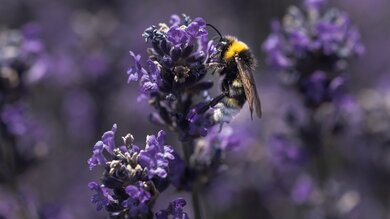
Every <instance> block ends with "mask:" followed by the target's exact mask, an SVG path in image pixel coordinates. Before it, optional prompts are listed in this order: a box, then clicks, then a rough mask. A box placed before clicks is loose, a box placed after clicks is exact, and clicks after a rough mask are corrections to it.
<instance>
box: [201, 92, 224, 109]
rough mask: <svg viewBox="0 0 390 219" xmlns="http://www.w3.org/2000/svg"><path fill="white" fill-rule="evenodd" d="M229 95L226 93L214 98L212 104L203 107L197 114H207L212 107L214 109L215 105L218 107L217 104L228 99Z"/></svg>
mask: <svg viewBox="0 0 390 219" xmlns="http://www.w3.org/2000/svg"><path fill="white" fill-rule="evenodd" d="M226 96H227V94H226V93H222V94H220V95H219V96H217V97H215V98H213V99H212V100H211V101H210V102H208V103H207V104H206V105H204V106H203V107H201V108H199V109H197V110H196V113H197V114H203V113H205V112H206V111H207V110H208V109H210V108H211V107H214V106H215V105H217V103H219V101H221V100H222V99H223V98H224V97H226Z"/></svg>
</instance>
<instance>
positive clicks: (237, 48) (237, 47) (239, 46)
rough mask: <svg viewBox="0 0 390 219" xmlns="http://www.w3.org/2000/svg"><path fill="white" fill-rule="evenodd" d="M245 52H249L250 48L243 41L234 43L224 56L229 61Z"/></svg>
mask: <svg viewBox="0 0 390 219" xmlns="http://www.w3.org/2000/svg"><path fill="white" fill-rule="evenodd" d="M244 50H248V46H247V45H246V44H245V43H243V42H241V41H234V42H233V43H232V44H231V45H230V46H229V48H228V50H227V51H226V53H225V55H224V59H225V60H229V59H231V58H233V57H234V55H236V54H237V53H239V52H241V51H244Z"/></svg>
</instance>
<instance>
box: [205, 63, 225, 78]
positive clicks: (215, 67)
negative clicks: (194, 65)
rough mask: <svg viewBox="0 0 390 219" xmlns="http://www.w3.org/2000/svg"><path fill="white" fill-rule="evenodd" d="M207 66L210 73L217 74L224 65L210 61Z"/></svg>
mask: <svg viewBox="0 0 390 219" xmlns="http://www.w3.org/2000/svg"><path fill="white" fill-rule="evenodd" d="M207 67H208V68H209V69H211V70H212V72H211V74H212V75H214V74H215V73H216V72H217V73H218V74H219V73H220V72H221V71H222V70H223V69H224V65H223V64H221V63H218V62H212V63H210V64H208V65H207Z"/></svg>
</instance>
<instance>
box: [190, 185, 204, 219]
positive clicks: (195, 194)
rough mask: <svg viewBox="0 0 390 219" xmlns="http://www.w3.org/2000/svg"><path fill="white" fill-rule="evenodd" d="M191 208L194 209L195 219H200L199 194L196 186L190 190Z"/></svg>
mask: <svg viewBox="0 0 390 219" xmlns="http://www.w3.org/2000/svg"><path fill="white" fill-rule="evenodd" d="M192 206H193V209H194V216H195V219H202V213H201V210H200V200H199V192H198V189H197V186H196V185H195V186H194V188H193V189H192Z"/></svg>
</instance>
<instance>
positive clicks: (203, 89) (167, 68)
mask: <svg viewBox="0 0 390 219" xmlns="http://www.w3.org/2000/svg"><path fill="white" fill-rule="evenodd" d="M169 23H170V25H169V26H168V25H167V24H159V27H156V26H151V27H149V28H147V29H146V30H145V32H144V33H143V37H145V39H146V41H150V43H151V44H152V47H151V48H149V49H148V50H147V52H148V55H149V58H148V60H147V61H146V63H147V69H145V68H143V67H142V65H141V56H140V55H136V54H134V53H133V52H130V55H131V57H132V59H133V62H134V66H133V67H131V68H130V69H129V70H128V72H127V74H128V75H129V79H128V81H129V82H130V81H137V80H138V81H139V82H140V96H139V99H146V100H148V102H149V103H150V104H151V105H152V106H153V107H154V108H155V109H156V111H157V112H156V113H154V114H153V115H152V116H151V120H152V121H153V122H155V123H159V124H163V125H165V126H167V127H169V128H170V129H172V130H175V131H176V132H177V133H179V134H180V137H181V139H183V140H187V139H188V138H189V137H198V136H204V135H206V134H207V128H208V127H210V126H211V125H212V124H211V123H210V122H208V121H207V120H206V119H203V120H202V121H199V119H196V120H190V119H188V116H189V113H190V112H191V109H192V108H194V106H196V105H198V104H201V103H204V102H206V101H208V100H209V99H210V96H209V95H208V92H207V90H208V89H210V88H211V87H212V86H213V82H211V81H208V80H206V79H205V76H206V74H207V72H208V63H209V62H210V55H211V54H212V52H213V51H214V46H213V44H212V41H209V40H208V33H207V31H206V22H205V21H204V20H203V19H202V18H195V19H193V20H191V19H190V18H189V17H188V16H185V15H183V18H180V17H179V16H177V15H172V16H171V19H170V22H169ZM196 99H197V101H196V102H195V100H196ZM199 126H200V127H199Z"/></svg>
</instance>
